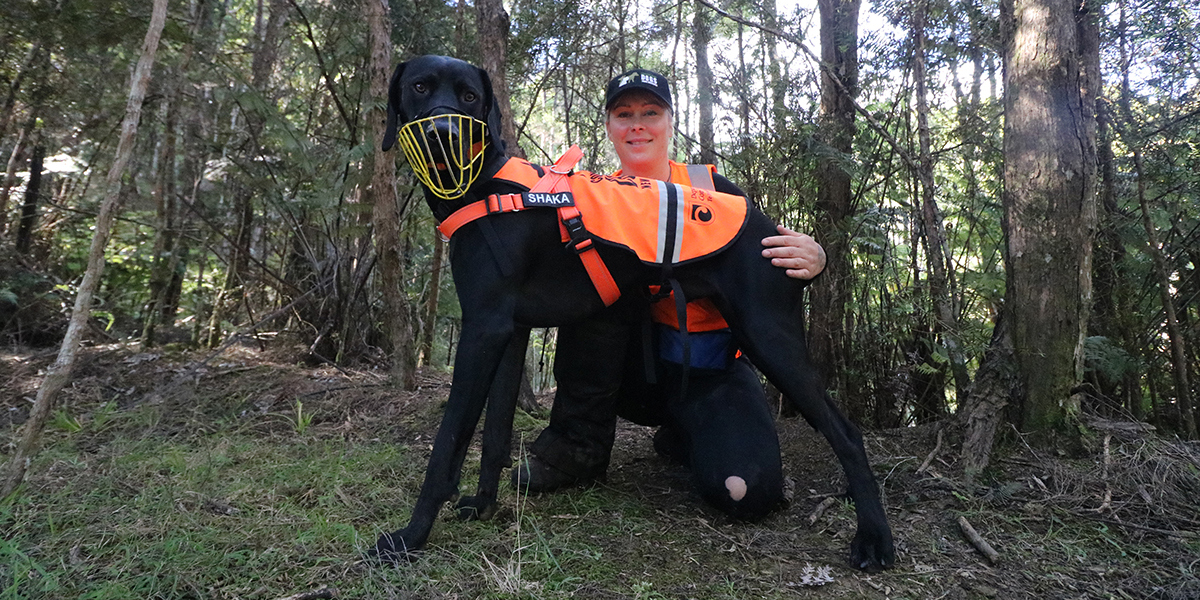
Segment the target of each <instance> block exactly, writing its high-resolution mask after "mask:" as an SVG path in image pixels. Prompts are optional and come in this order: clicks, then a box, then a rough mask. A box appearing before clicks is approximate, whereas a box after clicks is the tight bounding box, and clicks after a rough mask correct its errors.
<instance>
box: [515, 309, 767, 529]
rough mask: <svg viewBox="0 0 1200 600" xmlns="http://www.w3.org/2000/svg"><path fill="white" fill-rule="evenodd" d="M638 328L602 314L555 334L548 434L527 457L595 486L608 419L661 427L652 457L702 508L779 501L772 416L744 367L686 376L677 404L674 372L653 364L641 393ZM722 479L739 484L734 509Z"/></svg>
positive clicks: (604, 459)
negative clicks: (652, 380)
mask: <svg viewBox="0 0 1200 600" xmlns="http://www.w3.org/2000/svg"><path fill="white" fill-rule="evenodd" d="M645 318H646V317H645V316H644V313H642V314H641V316H640V318H630V316H629V314H628V313H627V312H620V311H605V312H603V313H601V314H599V315H598V316H596V317H594V318H592V319H589V320H587V321H584V322H581V323H577V324H574V325H571V326H564V327H560V328H559V331H558V349H557V352H556V354H555V363H554V375H555V378H556V379H557V380H558V391H557V393H556V395H555V397H554V405H553V407H552V408H551V411H550V424H549V426H547V427H546V429H545V430H543V431H542V433H541V434H540V435H539V436H538V438H537V440H536V441H535V442H534V443H533V445H532V447H531V452H532V453H533V454H534V455H536V456H537V457H538V458H539V459H541V460H543V461H545V462H546V463H548V464H550V465H552V466H554V467H555V468H558V469H560V470H562V471H564V472H567V473H570V474H572V475H575V476H577V477H581V478H593V477H600V476H602V475H603V474H604V472H605V471H606V470H607V468H608V463H609V459H610V457H611V453H612V445H613V439H614V436H615V431H616V422H617V417H618V415H619V416H621V417H622V418H625V419H628V420H630V421H633V422H635V423H638V424H640V425H648V426H662V431H660V434H659V436H658V438H659V439H661V440H662V441H663V442H664V445H665V448H662V449H664V450H666V451H667V453H668V454H670V455H671V456H672V457H673V458H676V459H678V460H679V461H681V462H683V463H684V464H686V465H687V466H688V467H689V468H690V470H691V475H692V482H693V484H694V486H695V488H696V491H697V492H698V493H699V494H700V496H701V497H702V498H704V499H705V500H706V501H707V502H708V503H710V504H711V505H713V506H714V507H716V508H717V509H719V510H721V511H722V512H725V513H726V514H729V515H731V516H733V517H735V518H739V519H745V520H756V519H759V518H761V517H763V516H765V515H766V514H767V513H769V512H770V511H771V510H773V509H774V508H776V507H777V506H778V505H779V503H780V502H781V501H782V499H783V468H782V464H781V460H780V453H779V438H778V436H777V434H776V432H775V422H774V415H773V412H772V411H771V408H770V406H769V404H768V403H767V399H766V395H765V393H764V392H763V388H762V385H761V384H760V383H759V379H758V375H757V373H756V372H755V371H754V369H753V367H752V366H751V365H750V363H749V361H747V360H746V359H744V358H741V359H737V360H735V361H733V363H732V364H731V365H730V366H729V367H728V368H726V369H697V368H693V369H689V374H688V383H687V389H686V390H685V393H684V394H683V395H681V394H680V391H681V389H680V388H681V379H682V377H681V375H682V373H681V367H680V366H679V365H676V364H672V363H669V362H666V361H662V360H657V359H655V360H654V363H653V364H654V368H655V370H656V376H657V377H656V378H657V383H656V384H649V383H647V381H646V366H645V365H646V361H645V358H644V357H645V350H644V348H645V347H646V344H645V342H644V339H645V338H644V335H643V327H642V321H641V319H645ZM656 446H659V444H656ZM730 478H737V479H739V480H740V481H741V482H742V483H743V485H744V490H745V494H744V496H741V497H740V498H738V499H735V495H740V494H734V493H733V492H732V491H731V486H732V487H733V488H739V487H740V486H739V485H738V484H737V482H736V481H731V479H730Z"/></svg>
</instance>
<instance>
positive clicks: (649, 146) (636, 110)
mask: <svg viewBox="0 0 1200 600" xmlns="http://www.w3.org/2000/svg"><path fill="white" fill-rule="evenodd" d="M604 129H605V130H606V131H607V132H608V139H609V140H611V141H612V143H613V148H614V149H616V151H617V157H618V158H620V159H621V168H622V169H623V170H624V174H626V175H638V176H641V177H656V178H661V177H658V175H659V173H658V171H661V170H663V169H668V172H669V167H668V166H667V165H668V163H667V147H668V144H669V142H670V141H671V110H670V109H668V108H667V107H666V106H663V104H662V101H661V100H659V99H658V98H656V97H654V96H653V95H652V94H650V93H647V92H642V91H638V90H634V91H631V92H628V93H626V94H625V95H623V96H621V97H620V98H618V99H617V101H616V103H614V104H613V106H612V108H611V109H610V110H609V111H608V118H607V119H605V121H604Z"/></svg>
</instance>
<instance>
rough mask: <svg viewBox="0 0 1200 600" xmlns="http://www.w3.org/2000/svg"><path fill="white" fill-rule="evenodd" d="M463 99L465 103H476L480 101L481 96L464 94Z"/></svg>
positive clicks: (472, 93) (473, 93)
mask: <svg viewBox="0 0 1200 600" xmlns="http://www.w3.org/2000/svg"><path fill="white" fill-rule="evenodd" d="M462 99H463V102H474V101H476V100H478V99H479V96H477V95H476V94H475V92H464V93H463V97H462Z"/></svg>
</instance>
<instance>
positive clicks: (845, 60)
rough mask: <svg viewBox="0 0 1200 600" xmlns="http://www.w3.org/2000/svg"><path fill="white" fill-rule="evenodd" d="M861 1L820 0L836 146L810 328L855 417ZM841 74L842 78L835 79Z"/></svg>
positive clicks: (815, 351)
mask: <svg viewBox="0 0 1200 600" xmlns="http://www.w3.org/2000/svg"><path fill="white" fill-rule="evenodd" d="M859 5H860V2H859V0H820V1H819V2H818V3H817V7H818V9H819V10H820V13H821V62H822V63H823V64H824V65H825V67H826V68H823V69H821V116H820V122H819V124H818V138H819V140H820V142H821V143H822V144H824V145H825V146H827V147H828V149H829V150H830V151H829V152H827V153H824V154H823V156H822V157H821V158H820V159H818V161H817V205H816V208H817V210H816V225H815V226H814V229H815V232H816V233H815V236H814V237H815V238H816V240H817V241H818V242H819V243H820V244H821V246H823V247H824V248H825V254H826V256H827V257H828V258H827V261H826V263H825V271H824V272H823V273H822V275H821V277H820V278H818V279H817V280H816V281H814V282H813V285H812V287H811V288H810V289H811V290H812V292H811V299H812V309H811V311H810V315H811V321H812V329H811V331H810V332H809V339H810V340H811V343H810V347H811V348H812V355H813V358H814V360H815V361H816V363H817V365H818V368H820V369H821V371H822V373H823V374H824V376H825V380H826V385H827V386H828V387H830V388H831V389H833V390H834V391H835V393H836V395H837V397H838V399H839V401H840V402H842V404H843V406H844V407H845V408H846V411H847V412H848V413H850V417H851V418H852V419H859V418H861V417H862V416H863V415H864V414H865V410H866V407H865V406H862V405H861V401H856V400H855V399H850V398H846V387H847V386H846V382H845V378H844V377H842V376H841V375H840V373H841V370H842V368H844V367H845V366H846V364H847V360H846V349H845V344H846V342H845V335H844V329H845V317H846V306H847V304H848V302H849V298H850V237H849V236H850V226H851V221H852V220H853V218H854V211H855V206H854V198H853V190H852V189H851V181H850V173H849V172H848V171H847V170H846V169H845V168H844V166H843V162H844V161H846V160H849V158H848V157H849V156H850V153H851V151H852V150H853V147H852V146H853V142H854V134H855V123H854V111H855V108H854V97H855V96H856V95H857V94H858V11H859ZM835 77H836V78H837V79H836V80H835V79H834V78H835Z"/></svg>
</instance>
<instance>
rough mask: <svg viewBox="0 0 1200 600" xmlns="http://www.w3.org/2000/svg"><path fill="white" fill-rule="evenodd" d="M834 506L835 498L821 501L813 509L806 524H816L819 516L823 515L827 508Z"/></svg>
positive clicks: (831, 497)
mask: <svg viewBox="0 0 1200 600" xmlns="http://www.w3.org/2000/svg"><path fill="white" fill-rule="evenodd" d="M834 504H837V498H836V497H834V496H830V497H828V498H826V499H824V500H822V501H821V503H820V504H818V505H817V507H816V508H814V509H813V511H812V514H810V515H808V524H809V525H814V524H816V522H817V520H818V519H820V518H821V515H823V514H825V511H827V510H829V507H831V506H833V505H834Z"/></svg>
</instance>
